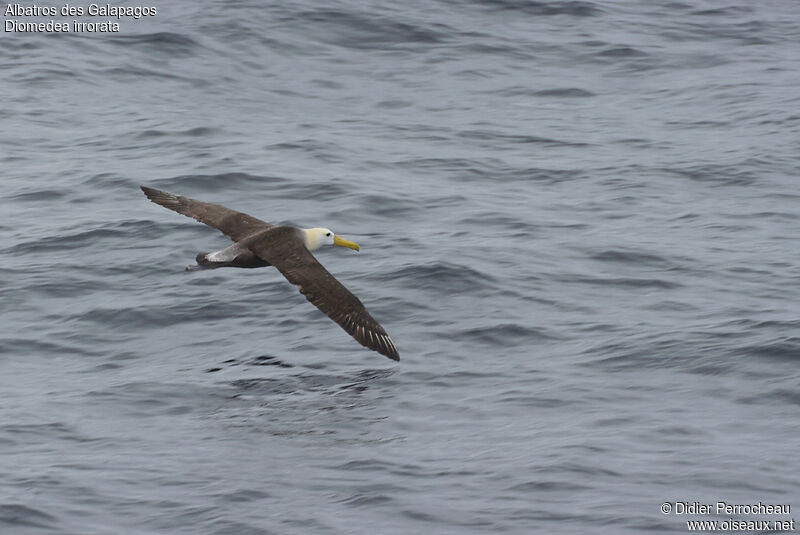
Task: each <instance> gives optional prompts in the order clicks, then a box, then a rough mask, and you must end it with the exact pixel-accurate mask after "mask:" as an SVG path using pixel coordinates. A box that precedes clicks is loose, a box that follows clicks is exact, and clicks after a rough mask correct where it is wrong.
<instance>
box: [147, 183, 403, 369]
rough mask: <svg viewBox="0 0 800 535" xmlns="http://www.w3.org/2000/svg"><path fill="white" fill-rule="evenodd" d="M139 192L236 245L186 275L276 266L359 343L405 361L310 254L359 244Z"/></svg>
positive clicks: (323, 231) (202, 258)
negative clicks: (195, 271) (220, 234)
mask: <svg viewBox="0 0 800 535" xmlns="http://www.w3.org/2000/svg"><path fill="white" fill-rule="evenodd" d="M140 187H141V188H142V191H143V192H144V194H145V195H146V196H147V198H148V199H150V200H151V201H153V202H154V203H156V204H159V205H161V206H163V207H164V208H169V209H170V210H174V211H175V212H178V213H179V214H183V215H185V216H188V217H192V218H194V219H196V220H197V221H200V222H201V223H205V224H206V225H208V226H210V227H214V228H215V229H218V230H220V231H221V232H222V233H223V234H225V235H226V236H228V237H229V238H230V239H231V240H233V245H230V246H228V247H226V248H224V249H222V250H220V251H214V252H211V253H200V254H198V255H197V258H196V262H197V265H196V266H190V267H189V268H187V269H213V268H220V267H238V268H258V267H264V266H274V267H275V268H277V269H278V271H280V272H281V273H282V274H283V276H284V277H286V279H287V280H288V281H289V282H291V283H292V284H294V285H296V286H297V287H298V288H299V289H300V293H301V294H303V295H304V296H305V297H306V299H308V300H309V301H310V302H311V303H312V304H313V305H314V306H316V307H317V308H318V309H320V310H321V311H322V312H324V313H325V314H327V316H328V317H329V318H330V319H332V320H333V321H335V322H336V323H338V324H339V325H340V326H341V327H342V329H344V330H345V331H347V333H348V334H349V335H350V336H352V337H353V338H355V339H356V341H357V342H358V343H360V344H361V345H363V346H365V347H367V348H369V349H372V350H373V351H377V352H378V353H380V354H381V355H385V356H387V357H389V358H390V359H392V360H400V355H399V353H398V352H397V348H396V347H395V345H394V342H393V341H392V339H391V338H390V337H389V335H388V334H386V331H385V330H384V329H383V327H381V325H380V323H378V322H377V321H375V319H374V318H373V317H372V316H371V315H370V314H369V312H367V309H366V308H365V307H364V305H363V304H362V303H361V301H360V300H359V299H358V297H356V296H355V295H353V294H352V293H350V291H349V290H348V289H347V288H345V287H344V285H343V284H342V283H340V282H339V281H338V280H336V279H335V278H334V277H333V275H331V274H330V273H329V272H328V270H327V269H325V268H324V267H322V264H320V263H319V262H318V261H317V259H316V258H314V255H312V254H311V251H316V250H317V249H319V248H321V247H323V246H326V245H335V246H338V247H348V248H350V249H354V250H356V251H358V250H360V247H359V246H358V244H356V243H353V242H351V241H348V240H345V239H344V238H341V237H339V236H337V235H336V234H334V233H333V232H332V231H331V230H329V229H327V228H307V229H301V228H295V227H289V226H276V225H272V224H270V223H267V222H266V221H261V220H260V219H256V218H255V217H253V216H251V215H248V214H245V213H242V212H237V211H235V210H231V209H230V208H226V207H224V206H220V205H218V204H211V203H207V202H202V201H198V200H195V199H190V198H188V197H182V196H180V195H173V194H172V193H168V192H166V191H161V190H157V189H154V188H148V187H147V186H140Z"/></svg>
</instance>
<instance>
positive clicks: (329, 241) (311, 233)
mask: <svg viewBox="0 0 800 535" xmlns="http://www.w3.org/2000/svg"><path fill="white" fill-rule="evenodd" d="M302 230H303V240H304V241H305V244H306V249H308V250H309V251H316V250H317V249H319V248H320V247H322V246H323V245H336V246H339V247H349V248H350V249H355V250H356V251H358V250H360V247H359V246H358V244H357V243H353V242H351V241H347V240H345V239H344V238H340V237H339V236H337V235H336V234H334V233H333V231H332V230H330V229H327V228H306V229H302Z"/></svg>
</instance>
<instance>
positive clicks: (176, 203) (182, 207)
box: [139, 186, 273, 241]
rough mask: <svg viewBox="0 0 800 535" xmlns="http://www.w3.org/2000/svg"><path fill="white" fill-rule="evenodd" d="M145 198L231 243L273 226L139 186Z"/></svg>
mask: <svg viewBox="0 0 800 535" xmlns="http://www.w3.org/2000/svg"><path fill="white" fill-rule="evenodd" d="M139 187H141V188H142V191H143V192H144V194H145V195H147V198H148V199H150V200H151V201H153V202H154V203H156V204H160V205H161V206H163V207H164V208H169V209H170V210H174V211H176V212H178V213H179V214H183V215H185V216H189V217H192V218H194V219H196V220H198V221H200V222H201V223H205V224H206V225H208V226H209V227H214V228H215V229H218V230H220V231H222V233H223V234H225V235H226V236H230V238H231V239H232V240H233V241H239V240H241V239H243V238H246V237H247V236H250V235H251V234H253V233H255V232H258V231H259V230H264V229H268V228H272V227H273V225H271V224H270V223H267V222H266V221H261V220H260V219H257V218H255V217H253V216H251V215H247V214H245V213H242V212H237V211H236V210H231V209H230V208H225V207H224V206H220V205H219V204H211V203H208V202H202V201H197V200H195V199H190V198H189V197H182V196H180V195H173V194H172V193H167V192H166V191H161V190H158V189H154V188H148V187H147V186H139Z"/></svg>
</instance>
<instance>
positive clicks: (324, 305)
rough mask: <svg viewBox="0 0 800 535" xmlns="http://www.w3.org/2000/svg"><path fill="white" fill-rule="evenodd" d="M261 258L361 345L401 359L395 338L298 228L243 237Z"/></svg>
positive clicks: (246, 243) (245, 243)
mask: <svg viewBox="0 0 800 535" xmlns="http://www.w3.org/2000/svg"><path fill="white" fill-rule="evenodd" d="M243 244H244V245H246V246H247V247H248V248H249V249H250V250H251V251H253V252H254V253H255V254H256V255H258V256H259V257H260V258H262V259H264V260H266V261H267V262H269V263H270V264H272V265H273V266H275V267H276V268H278V270H279V271H280V272H281V273H283V276H284V277H286V279H287V280H288V281H289V282H291V283H292V284H294V285H296V286H298V287H299V289H300V293H302V294H303V295H304V296H305V297H306V299H308V300H309V301H310V302H311V303H312V304H313V305H314V306H315V307H317V308H318V309H320V310H321V311H322V312H324V313H325V314H327V316H328V317H329V318H331V319H332V320H333V321H335V322H336V323H338V324H339V325H340V326H341V327H342V328H343V329H344V330H345V331H347V333H348V334H349V335H350V336H352V337H353V338H355V339H356V341H357V342H359V343H360V344H361V345H363V346H365V347H368V348H369V349H372V350H373V351H377V352H378V353H380V354H381V355H385V356H387V357H389V358H390V359H392V360H400V355H399V353H398V352H397V348H396V347H395V345H394V342H392V339H391V338H390V337H389V335H388V334H386V331H385V330H383V327H381V325H380V323H378V322H377V321H375V319H374V318H373V317H372V316H370V314H369V312H367V309H366V308H365V307H364V305H363V304H362V303H361V301H359V299H358V297H356V296H355V295H353V294H352V293H350V291H349V290H348V289H347V288H345V287H344V285H343V284H342V283H341V282H339V281H338V280H336V279H335V278H334V276H333V275H331V274H330V273H329V272H328V270H327V269H325V268H324V267H323V266H322V264H320V263H319V262H318V261H317V259H316V258H314V255H312V254H311V252H310V251H309V250H308V249H306V247H305V245H304V244H303V240H302V238H301V236H300V234H299V230H298V229H295V228H293V227H273V228H271V229H268V230H265V231H263V232H260V233H258V234H257V235H254V236H251V237H250V238H248V239H247V240H244V242H243Z"/></svg>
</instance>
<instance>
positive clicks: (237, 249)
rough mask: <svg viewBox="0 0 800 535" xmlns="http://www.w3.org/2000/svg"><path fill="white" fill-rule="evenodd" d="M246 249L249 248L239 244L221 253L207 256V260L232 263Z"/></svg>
mask: <svg viewBox="0 0 800 535" xmlns="http://www.w3.org/2000/svg"><path fill="white" fill-rule="evenodd" d="M245 249H247V247H245V246H244V245H242V244H240V243H238V242H237V243H234V244H233V245H230V246H228V247H226V248H224V249H221V250H219V251H214V252H213V253H208V254H206V260H208V261H209V262H231V261H232V260H233V259H234V258H236V257H237V256H238V255H239V253H241V252H242V251H244V250H245Z"/></svg>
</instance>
